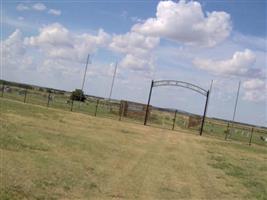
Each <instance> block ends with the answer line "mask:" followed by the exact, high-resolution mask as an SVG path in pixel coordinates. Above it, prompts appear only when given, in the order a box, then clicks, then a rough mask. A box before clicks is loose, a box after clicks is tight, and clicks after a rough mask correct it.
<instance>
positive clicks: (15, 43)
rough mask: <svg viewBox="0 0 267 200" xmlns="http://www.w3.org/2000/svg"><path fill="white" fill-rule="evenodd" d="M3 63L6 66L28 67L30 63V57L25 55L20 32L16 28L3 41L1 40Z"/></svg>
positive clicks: (14, 67)
mask: <svg viewBox="0 0 267 200" xmlns="http://www.w3.org/2000/svg"><path fill="white" fill-rule="evenodd" d="M1 49H2V50H3V51H2V53H3V54H2V55H3V57H2V59H3V65H4V66H6V67H8V68H13V69H22V68H28V67H30V65H31V64H32V57H31V56H28V55H26V47H25V45H24V44H23V37H22V33H21V31H20V30H19V29H16V30H15V31H14V32H13V33H12V34H11V35H10V36H9V37H8V38H7V39H6V40H5V41H1Z"/></svg>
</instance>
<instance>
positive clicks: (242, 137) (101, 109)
mask: <svg viewBox="0 0 267 200" xmlns="http://www.w3.org/2000/svg"><path fill="white" fill-rule="evenodd" d="M11 89H12V90H11V91H9V92H5V93H4V97H5V98H8V99H12V100H17V101H22V102H23V101H24V96H25V95H24V91H25V90H24V89H23V88H18V87H11ZM69 95H70V93H66V94H64V95H63V94H54V93H51V97H52V100H51V101H49V107H52V108H59V109H62V110H66V111H69V110H70V109H71V103H70V102H68V101H69ZM25 100H26V103H32V104H37V105H42V106H47V104H48V93H47V92H43V91H37V90H27V97H26V99H25ZM107 104H108V101H107V100H100V101H99V104H98V107H97V116H101V117H107V118H112V119H118V118H120V117H119V110H120V103H119V102H117V103H113V104H112V106H111V107H112V109H110V106H109V105H107ZM96 105H97V101H96V99H90V100H86V101H85V102H77V101H75V102H74V104H73V111H74V112H79V113H84V114H89V115H92V116H94V115H95V111H96ZM173 118H174V112H168V111H159V110H155V109H152V110H151V114H150V116H149V118H148V122H147V124H149V125H150V126H153V127H159V128H165V129H172V127H173ZM122 120H123V121H128V122H134V123H139V124H143V123H144V116H142V115H139V116H128V117H122ZM186 123H187V122H186V120H185V119H184V116H183V115H182V114H177V117H176V121H175V127H174V129H175V130H186V129H187V130H189V131H193V132H195V133H197V132H198V131H199V129H200V125H199V126H196V127H191V128H190V129H188V128H186ZM226 130H227V123H225V122H223V121H219V120H213V119H206V123H205V125H204V134H206V135H209V136H213V137H217V138H221V139H223V138H225V134H226V133H225V131H226ZM250 134H251V127H248V126H237V125H235V126H234V128H233V130H232V131H231V135H230V137H229V139H230V140H235V141H241V142H243V143H247V144H248V143H249V141H250ZM261 136H263V137H267V131H266V129H262V130H260V129H258V128H257V129H255V130H254V132H253V137H252V140H251V141H252V144H260V145H263V146H267V143H266V142H264V141H263V140H261Z"/></svg>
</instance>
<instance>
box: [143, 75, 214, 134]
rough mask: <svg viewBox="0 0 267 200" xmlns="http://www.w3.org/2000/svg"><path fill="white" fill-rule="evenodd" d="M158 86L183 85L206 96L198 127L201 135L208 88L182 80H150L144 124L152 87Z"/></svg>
mask: <svg viewBox="0 0 267 200" xmlns="http://www.w3.org/2000/svg"><path fill="white" fill-rule="evenodd" d="M160 86H178V87H183V88H187V89H190V90H193V91H195V92H198V93H199V94H202V95H203V96H205V97H206V103H205V108H204V114H203V117H202V122H201V127H200V132H199V134H200V135H202V132H203V127H204V123H205V118H206V111H207V105H208V101H209V90H205V89H203V88H201V87H199V86H197V85H194V84H192V83H187V82H184V81H175V80H159V81H154V80H152V82H151V87H150V91H149V96H148V102H147V107H146V115H145V120H144V125H146V124H147V118H148V110H149V106H150V100H151V95H152V90H153V87H160Z"/></svg>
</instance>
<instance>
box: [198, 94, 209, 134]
mask: <svg viewBox="0 0 267 200" xmlns="http://www.w3.org/2000/svg"><path fill="white" fill-rule="evenodd" d="M208 101H209V90H208V91H207V97H206V103H205V109H204V114H203V117H202V123H201V128H200V132H199V135H202V132H203V127H204V123H205V118H206V112H207V106H208Z"/></svg>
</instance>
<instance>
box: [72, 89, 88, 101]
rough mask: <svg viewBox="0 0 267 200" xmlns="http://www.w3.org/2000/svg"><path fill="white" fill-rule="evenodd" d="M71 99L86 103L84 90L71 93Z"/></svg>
mask: <svg viewBox="0 0 267 200" xmlns="http://www.w3.org/2000/svg"><path fill="white" fill-rule="evenodd" d="M70 99H71V100H75V101H84V100H85V99H86V97H85V95H84V93H83V91H82V90H80V89H76V90H74V91H73V92H72V93H71V96H70Z"/></svg>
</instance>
